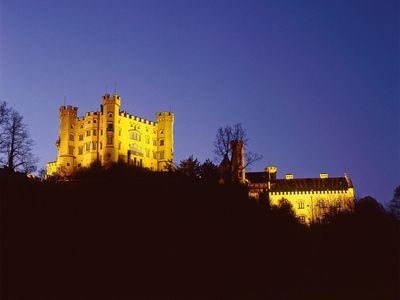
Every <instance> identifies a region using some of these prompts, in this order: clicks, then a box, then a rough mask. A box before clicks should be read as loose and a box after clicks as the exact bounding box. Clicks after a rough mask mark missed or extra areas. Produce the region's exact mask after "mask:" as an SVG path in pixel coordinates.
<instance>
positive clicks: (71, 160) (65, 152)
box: [56, 105, 78, 174]
mask: <svg viewBox="0 0 400 300" xmlns="http://www.w3.org/2000/svg"><path fill="white" fill-rule="evenodd" d="M77 113H78V108H77V107H72V106H71V105H68V106H61V107H60V114H59V116H60V131H59V138H58V140H57V144H56V145H57V148H58V158H57V169H58V170H59V172H62V173H67V174H70V173H72V172H73V170H74V166H75V139H76V136H75V130H76V119H77Z"/></svg>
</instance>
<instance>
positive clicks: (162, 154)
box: [159, 151, 164, 159]
mask: <svg viewBox="0 0 400 300" xmlns="http://www.w3.org/2000/svg"><path fill="white" fill-rule="evenodd" d="M159 159H164V151H160V152H159Z"/></svg>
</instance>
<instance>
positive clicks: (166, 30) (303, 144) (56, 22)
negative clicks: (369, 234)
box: [0, 0, 400, 202]
mask: <svg viewBox="0 0 400 300" xmlns="http://www.w3.org/2000/svg"><path fill="white" fill-rule="evenodd" d="M0 8H1V31H0V33H1V36H0V38H1V39H0V43H1V44H0V47H1V48H0V51H1V52H0V70H1V74H0V76H1V77H0V99H2V100H6V101H7V102H8V103H9V104H10V105H11V106H12V107H14V108H15V109H16V110H18V111H19V112H20V113H21V114H22V115H23V116H24V118H25V121H26V123H27V124H28V125H29V128H30V131H31V134H32V137H33V138H34V140H35V141H36V146H35V153H36V154H37V155H38V156H39V157H40V159H41V161H40V164H41V165H43V166H44V165H45V163H46V162H48V161H51V160H54V159H55V158H56V148H55V145H54V143H55V140H56V139H57V135H58V108H59V106H60V105H62V104H63V102H64V97H66V102H67V104H72V105H75V106H78V107H79V112H80V115H82V114H83V113H84V112H86V111H95V110H98V108H99V105H100V99H101V96H102V95H103V94H104V92H105V89H106V86H107V85H108V87H109V91H112V90H113V86H114V82H117V85H118V93H119V94H120V95H121V96H122V108H123V109H126V110H127V111H129V112H130V113H132V114H136V115H139V116H143V117H146V118H149V119H152V120H154V119H155V117H154V113H155V112H156V111H161V110H169V109H170V108H172V110H173V111H174V112H175V116H176V117H175V118H176V122H175V153H176V161H179V160H181V159H183V158H186V157H188V156H189V155H190V154H193V155H194V156H196V157H198V158H199V159H200V160H204V159H206V158H208V157H209V158H213V157H214V155H213V152H212V149H213V141H214V137H215V133H216V129H217V128H218V127H219V126H221V125H226V124H233V123H236V122H241V123H242V124H243V125H244V127H245V128H247V131H248V135H249V137H250V139H251V140H250V144H249V148H250V150H252V151H254V152H258V153H260V154H262V155H263V156H264V158H263V160H262V161H260V162H259V163H257V164H256V165H254V166H253V167H252V170H253V171H255V170H262V169H263V168H264V167H265V166H266V165H268V164H273V165H276V166H277V167H278V176H279V175H280V176H284V174H285V173H294V175H295V177H317V176H319V173H320V172H328V173H329V174H330V175H331V176H343V174H344V172H348V174H349V175H350V177H351V178H352V179H353V182H354V184H355V186H356V189H357V193H358V195H359V196H365V195H371V196H373V197H376V198H377V199H379V200H380V201H382V202H387V201H388V200H390V199H391V197H392V192H393V189H394V188H395V186H397V185H399V184H400V145H399V144H400V141H399V140H400V129H399V128H400V109H399V99H400V92H399V86H400V84H399V69H400V62H399V55H400V54H399V53H400V51H399V50H400V49H399V36H400V30H399V6H398V3H397V1H391V0H388V1H368V0H363V1H349V0H345V1H318V0H316V1H298V0H293V1H266V0H263V1H205V0H202V1H149V0H145V1H82V0H80V1H72V0H68V1H54V0H49V1H41V0H35V1H18V0H10V1H8V0H7V1H6V0H1V1H0Z"/></svg>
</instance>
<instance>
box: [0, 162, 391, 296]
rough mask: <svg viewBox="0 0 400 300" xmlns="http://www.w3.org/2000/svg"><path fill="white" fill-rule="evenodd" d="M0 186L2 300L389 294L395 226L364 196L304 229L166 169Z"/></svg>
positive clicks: (242, 192) (241, 195)
mask: <svg viewBox="0 0 400 300" xmlns="http://www.w3.org/2000/svg"><path fill="white" fill-rule="evenodd" d="M0 180H1V185H0V188H1V191H0V192H1V194H0V196H1V228H2V237H1V245H2V246H1V247H2V249H1V250H2V251H1V255H2V257H1V260H2V267H1V280H2V282H1V288H2V291H1V292H2V299H38V298H42V299H76V298H82V299H100V298H102V299H130V298H131V297H132V296H183V297H184V298H187V297H188V296H194V295H196V296H207V297H210V296H218V295H219V296H224V298H232V297H240V298H244V299H249V298H256V297H258V298H262V299H396V298H397V297H398V295H399V294H398V287H397V283H398V280H399V273H398V272H399V248H398V233H399V232H398V230H399V227H398V222H397V221H396V220H395V219H394V218H391V217H389V216H387V215H386V213H385V212H384V211H383V210H382V209H381V208H380V207H379V206H376V205H373V204H371V201H370V200H365V201H364V200H360V201H359V202H358V204H357V206H356V208H355V213H354V214H343V215H337V216H336V217H335V218H334V219H333V220H332V222H331V223H330V224H320V225H317V226H313V227H311V228H308V227H306V226H303V225H300V224H298V223H297V222H296V220H295V219H294V218H292V216H291V214H290V212H288V211H287V209H286V207H283V208H281V209H282V211H280V209H279V208H278V209H274V210H271V211H270V210H267V209H265V207H261V206H259V205H257V204H256V203H255V202H254V201H250V200H249V199H248V197H247V191H246V189H245V188H243V187H242V186H235V185H229V186H221V185H217V184H210V183H206V182H204V181H201V180H196V179H194V178H191V177H187V176H182V175H181V174H179V173H173V172H164V173H155V172H148V171H146V170H143V169H133V168H129V167H126V166H123V165H118V166H115V167H113V168H110V169H109V170H107V171H104V170H102V169H101V168H92V169H91V170H88V171H85V172H81V173H79V174H77V175H76V176H75V177H74V178H73V180H72V181H69V182H51V181H44V182H40V181H35V180H32V179H28V178H26V177H25V176H23V175H18V174H14V173H4V172H1V173H0ZM372 202H373V201H372ZM396 293H397V294H396ZM130 296H131V297H130Z"/></svg>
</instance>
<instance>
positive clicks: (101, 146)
mask: <svg viewBox="0 0 400 300" xmlns="http://www.w3.org/2000/svg"><path fill="white" fill-rule="evenodd" d="M101 149H103V143H102V142H100V150H101Z"/></svg>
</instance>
